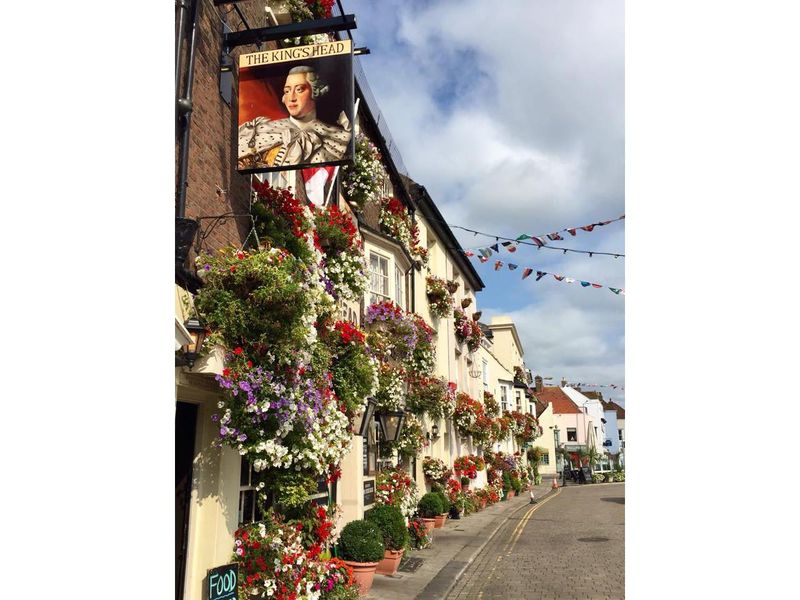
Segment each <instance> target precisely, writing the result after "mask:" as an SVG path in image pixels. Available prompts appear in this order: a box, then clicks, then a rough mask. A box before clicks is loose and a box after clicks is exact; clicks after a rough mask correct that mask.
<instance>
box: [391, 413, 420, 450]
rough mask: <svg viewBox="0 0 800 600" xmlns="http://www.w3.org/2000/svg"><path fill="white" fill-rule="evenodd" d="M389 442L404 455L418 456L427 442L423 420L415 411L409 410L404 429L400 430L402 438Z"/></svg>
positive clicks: (393, 448)
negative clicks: (423, 429)
mask: <svg viewBox="0 0 800 600" xmlns="http://www.w3.org/2000/svg"><path fill="white" fill-rule="evenodd" d="M387 444H388V446H389V447H390V448H391V449H392V450H397V452H399V453H400V454H401V455H402V456H416V455H417V454H418V453H419V451H420V450H422V448H423V446H425V444H426V442H425V434H424V432H423V431H422V422H421V421H420V420H419V419H418V418H417V417H416V416H415V415H414V414H413V413H410V412H407V413H406V417H405V421H404V422H403V429H402V430H401V431H400V439H399V440H397V441H396V442H388V443H387Z"/></svg>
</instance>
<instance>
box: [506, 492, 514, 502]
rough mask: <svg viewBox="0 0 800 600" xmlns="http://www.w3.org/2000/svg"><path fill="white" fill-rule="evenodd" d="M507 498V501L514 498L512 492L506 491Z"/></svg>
mask: <svg viewBox="0 0 800 600" xmlns="http://www.w3.org/2000/svg"><path fill="white" fill-rule="evenodd" d="M507 496H508V499H509V500H511V498H513V497H514V490H508V494H507Z"/></svg>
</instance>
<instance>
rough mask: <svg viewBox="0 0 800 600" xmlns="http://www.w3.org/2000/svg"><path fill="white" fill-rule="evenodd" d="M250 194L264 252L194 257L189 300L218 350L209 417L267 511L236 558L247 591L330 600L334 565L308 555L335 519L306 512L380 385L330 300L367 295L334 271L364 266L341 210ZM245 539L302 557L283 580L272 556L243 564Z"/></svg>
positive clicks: (285, 195)
mask: <svg viewBox="0 0 800 600" xmlns="http://www.w3.org/2000/svg"><path fill="white" fill-rule="evenodd" d="M254 189H255V192H256V197H255V198H254V200H253V204H252V216H253V219H254V228H255V230H256V233H257V236H258V240H259V242H260V244H261V245H260V246H259V247H258V248H255V249H247V250H237V249H235V248H224V249H222V250H220V251H218V252H216V253H213V254H205V253H201V254H200V255H199V256H198V258H197V266H198V271H199V274H200V275H201V276H202V277H203V279H204V282H205V284H204V286H203V287H202V288H201V289H200V290H199V292H198V294H197V296H196V298H195V306H196V307H197V309H198V312H199V313H200V315H201V316H202V319H203V321H204V322H205V324H206V326H207V327H208V329H209V330H210V332H211V333H210V335H209V340H210V341H211V342H212V343H213V344H218V345H221V346H222V347H223V348H224V349H225V350H226V353H225V368H224V370H223V372H222V373H221V374H219V375H217V377H216V379H217V382H218V384H219V386H220V388H221V391H222V394H223V397H222V399H221V400H220V401H219V402H218V405H217V406H218V412H217V413H216V414H215V415H213V416H212V419H213V420H214V421H215V422H216V424H217V426H218V427H219V430H218V432H219V438H218V441H219V443H220V444H222V443H224V444H227V445H229V446H231V447H233V448H234V449H236V450H237V451H238V452H239V453H240V454H241V455H242V456H244V457H246V458H247V459H248V461H249V462H250V464H251V465H252V467H253V470H254V475H253V477H254V481H253V485H254V486H255V487H256V490H257V496H256V497H257V502H258V503H259V504H260V508H261V513H262V514H265V515H268V516H269V518H268V520H267V521H265V522H262V523H260V524H257V525H256V526H254V527H257V529H253V528H244V529H243V530H242V532H241V535H238V534H237V541H238V543H237V547H236V556H237V557H238V558H237V561H238V562H239V564H240V566H241V568H242V569H243V571H244V572H247V574H248V576H249V579H247V578H245V585H246V586H251V587H250V588H249V590H248V593H250V592H251V591H253V590H255V589H258V590H260V593H265V594H266V595H267V596H271V597H276V598H287V599H288V598H290V597H291V598H294V597H297V598H300V597H302V598H327V597H328V592H330V591H331V590H332V589H334V588H335V587H336V586H339V588H341V585H342V582H341V581H340V580H339V579H337V577H338V576H336V573H337V572H339V571H337V569H338V567H337V566H336V563H331V562H330V561H327V562H326V561H318V560H317V557H318V556H319V553H320V551H321V549H322V548H323V547H324V546H325V543H326V542H327V541H329V538H330V529H331V527H332V523H330V521H329V520H327V519H324V518H323V517H322V516H321V515H319V514H315V513H314V510H319V511H324V509H322V508H320V509H313V508H312V507H313V505H312V504H311V502H310V497H311V495H312V494H313V493H315V492H316V489H317V482H318V481H319V480H320V479H327V480H328V481H335V479H336V478H337V477H338V476H339V475H340V474H341V470H340V467H339V463H340V462H341V459H342V457H343V456H344V455H345V454H346V453H347V451H348V450H349V447H350V442H351V436H352V433H351V426H352V423H351V421H352V419H353V417H354V416H355V414H356V413H357V412H358V411H359V410H360V409H361V407H362V406H363V403H364V400H365V398H366V397H367V396H370V395H373V394H375V393H376V392H377V387H378V378H379V377H378V376H379V373H378V368H377V367H378V363H377V361H376V360H375V358H374V357H373V356H372V353H373V352H372V350H371V349H370V348H369V347H368V346H367V339H366V336H365V334H364V332H362V331H361V330H359V329H358V327H356V326H355V325H354V324H352V323H350V322H347V321H338V320H336V318H335V315H336V314H337V313H338V308H337V299H341V298H355V297H359V296H360V295H361V294H362V293H363V289H364V288H363V283H362V282H360V281H359V280H358V277H356V276H353V277H350V276H349V275H346V274H345V275H343V276H341V277H339V275H341V274H342V273H343V271H342V272H341V273H339V275H337V274H336V273H334V272H333V270H335V269H334V266H335V265H336V264H339V263H337V261H340V260H341V259H343V258H344V257H347V260H353V261H355V262H359V261H362V260H363V249H362V248H361V243H360V241H359V240H358V239H357V236H356V230H355V227H354V225H353V223H352V221H351V220H350V218H349V217H347V216H346V215H344V214H342V213H341V212H340V211H339V210H338V209H336V208H334V207H330V208H327V209H324V210H320V209H317V208H314V207H312V206H310V205H308V204H306V203H304V202H301V201H299V200H298V199H297V198H295V197H294V196H293V195H292V194H291V192H290V191H289V190H281V189H276V188H271V187H270V186H269V185H268V184H261V183H255V184H254ZM270 519H271V520H270ZM326 523H327V524H326ZM259 527H260V528H259ZM262 529H263V535H262ZM254 532H257V533H258V534H259V535H262V537H264V536H266V537H265V539H266V540H267V541H268V543H269V544H270V548H271V549H272V550H275V549H278V554H279V556H283V559H286V557H289V556H291V557H293V558H292V560H299V561H300V562H299V563H282V564H283V565H288V564H295V567H296V568H294V569H293V573H292V574H291V575H288V574H286V570H285V569H284V568H283V567H282V570H281V571H280V572H273V571H272V569H273V568H274V565H273V564H272V561H268V562H269V564H267V562H265V563H264V564H263V565H261V564H257V561H256V557H257V556H258V555H257V553H256V554H255V555H253V558H252V560H250V559H249V553H251V552H252V551H253V550H258V549H259V548H257V547H255V548H254V547H253V546H252V545H250V546H248V544H246V543H245V542H246V540H247V539H248V537H249V538H250V539H253V537H254V536H255V535H256V533H254ZM245 535H246V536H247V537H245ZM272 550H270V551H272ZM262 559H263V560H264V561H266V558H264V556H262ZM254 565H255V566H254ZM331 565H333V566H331ZM343 577H344V576H343ZM337 589H338V588H337Z"/></svg>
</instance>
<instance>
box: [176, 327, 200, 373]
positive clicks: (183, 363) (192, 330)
mask: <svg viewBox="0 0 800 600" xmlns="http://www.w3.org/2000/svg"><path fill="white" fill-rule="evenodd" d="M183 325H184V327H186V330H187V331H188V332H189V335H191V336H192V341H191V342H189V343H188V344H186V345H185V346H182V347H181V355H180V356H176V357H175V366H176V367H189V368H190V369H191V368H192V367H193V366H194V361H196V360H197V357H198V356H199V355H200V349H201V348H202V347H203V341H204V340H205V337H206V328H205V326H204V325H203V324H202V323H200V320H199V319H195V318H192V319H188V320H187V321H186V322H185V323H184V324H183Z"/></svg>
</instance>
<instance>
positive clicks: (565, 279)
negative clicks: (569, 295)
mask: <svg viewBox="0 0 800 600" xmlns="http://www.w3.org/2000/svg"><path fill="white" fill-rule="evenodd" d="M564 281H566V282H567V283H575V279H573V278H572V277H564Z"/></svg>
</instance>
